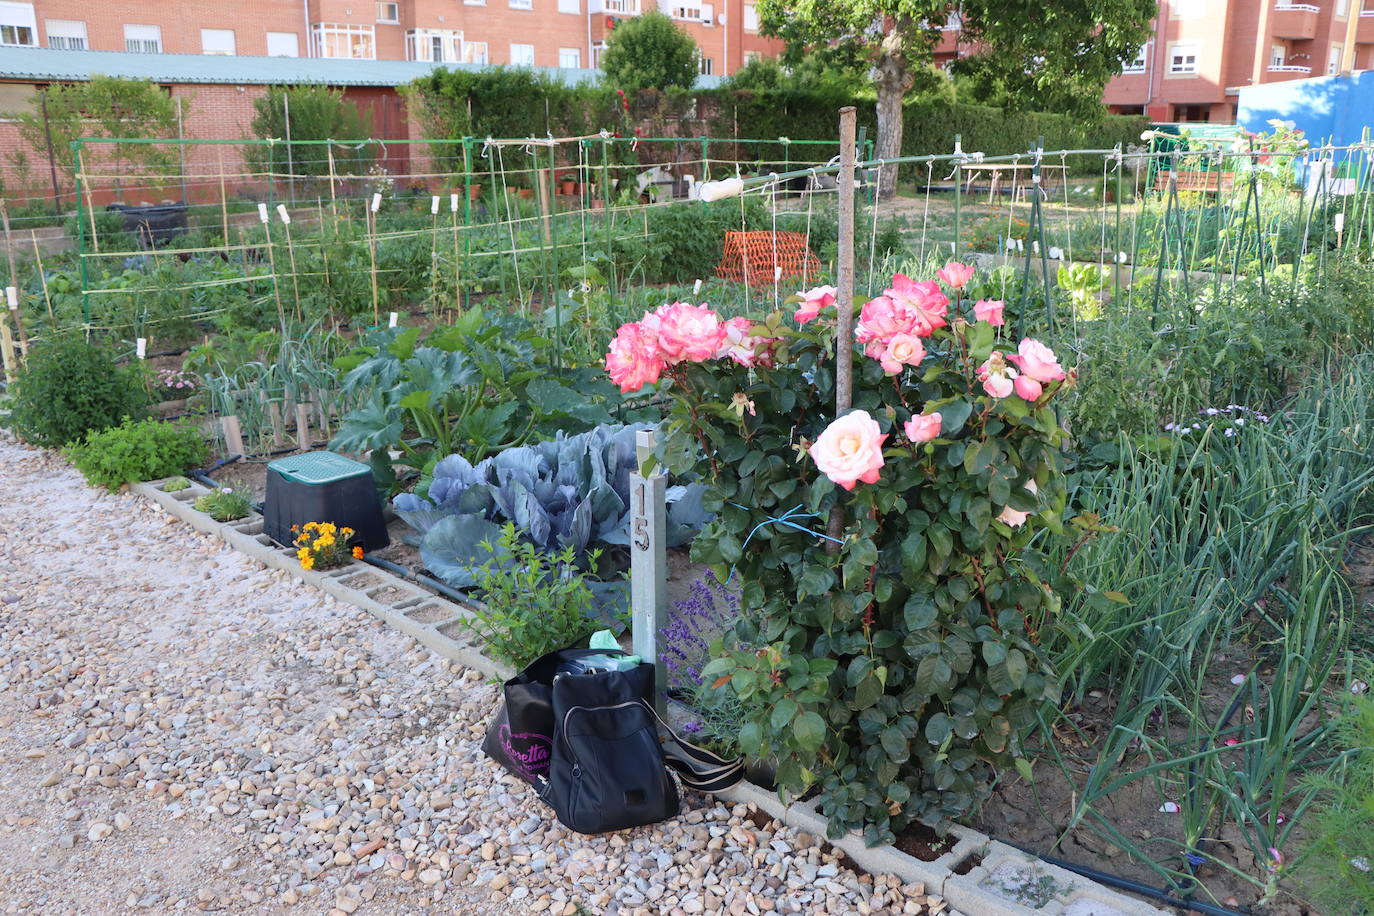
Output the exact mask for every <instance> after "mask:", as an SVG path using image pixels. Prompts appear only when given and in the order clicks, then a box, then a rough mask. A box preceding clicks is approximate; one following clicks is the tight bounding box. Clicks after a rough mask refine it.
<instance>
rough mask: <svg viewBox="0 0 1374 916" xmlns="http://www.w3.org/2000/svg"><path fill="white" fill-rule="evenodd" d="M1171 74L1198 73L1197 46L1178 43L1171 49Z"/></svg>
mask: <svg viewBox="0 0 1374 916" xmlns="http://www.w3.org/2000/svg"><path fill="white" fill-rule="evenodd" d="M1169 72H1170V73H1196V72H1197V45H1195V44H1192V43H1184V42H1181V41H1180V42H1178V43H1176V44H1174V45H1172V46H1171V47H1170V48H1169Z"/></svg>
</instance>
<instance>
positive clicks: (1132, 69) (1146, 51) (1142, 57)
mask: <svg viewBox="0 0 1374 916" xmlns="http://www.w3.org/2000/svg"><path fill="white" fill-rule="evenodd" d="M1149 58H1150V43H1149V42H1146V43H1145V47H1143V48H1141V49H1140V50H1139V51H1138V52H1137V53H1136V55H1135V58H1134V59H1132V60H1131V61H1130V62H1128V63H1127V64H1126V66H1124V67H1122V68H1121V72H1122V73H1144V72H1145V65H1146V61H1148V60H1149Z"/></svg>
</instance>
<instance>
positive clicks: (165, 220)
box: [105, 202, 187, 248]
mask: <svg viewBox="0 0 1374 916" xmlns="http://www.w3.org/2000/svg"><path fill="white" fill-rule="evenodd" d="M105 209H107V210H114V211H115V212H117V213H120V214H122V215H123V216H124V231H125V232H128V233H131V234H132V235H134V236H136V237H137V238H138V245H139V247H140V248H156V247H158V246H159V245H165V244H167V243H168V242H170V241H171V240H172V239H174V238H176V237H177V236H179V235H182V234H184V233H185V232H186V228H187V227H186V204H185V203H184V202H183V203H176V204H160V205H157V206H151V205H150V206H144V207H131V206H128V205H126V204H110V205H109V206H108V207H106V208H105Z"/></svg>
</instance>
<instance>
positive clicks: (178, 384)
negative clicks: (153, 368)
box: [149, 369, 200, 416]
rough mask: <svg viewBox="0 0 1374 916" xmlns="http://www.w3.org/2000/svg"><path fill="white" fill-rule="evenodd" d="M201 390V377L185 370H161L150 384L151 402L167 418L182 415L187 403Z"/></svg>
mask: <svg viewBox="0 0 1374 916" xmlns="http://www.w3.org/2000/svg"><path fill="white" fill-rule="evenodd" d="M199 388H200V377H199V376H198V375H196V374H195V373H194V372H187V371H185V370H183V369H159V370H157V374H156V375H154V376H153V378H152V379H151V381H150V383H149V394H150V400H151V401H152V402H153V404H155V405H157V406H156V407H155V410H156V411H157V412H158V413H160V414H162V415H164V416H166V415H169V414H174V413H180V412H181V411H183V410H184V409H185V408H186V401H187V399H189V398H190V397H191V395H193V394H195V393H196V391H197V390H199Z"/></svg>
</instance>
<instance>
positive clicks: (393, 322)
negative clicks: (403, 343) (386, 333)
mask: <svg viewBox="0 0 1374 916" xmlns="http://www.w3.org/2000/svg"><path fill="white" fill-rule="evenodd" d="M387 327H389V328H394V327H396V313H395V312H392V313H391V318H390V319H388V323H387Z"/></svg>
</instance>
